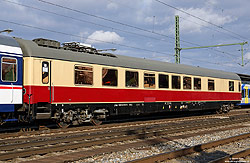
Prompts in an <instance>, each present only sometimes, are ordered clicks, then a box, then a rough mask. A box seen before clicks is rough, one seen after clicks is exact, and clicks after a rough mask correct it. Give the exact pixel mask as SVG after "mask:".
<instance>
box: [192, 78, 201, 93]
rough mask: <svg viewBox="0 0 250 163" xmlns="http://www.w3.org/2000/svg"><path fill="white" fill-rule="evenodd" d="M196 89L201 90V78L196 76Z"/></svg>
mask: <svg viewBox="0 0 250 163" xmlns="http://www.w3.org/2000/svg"><path fill="white" fill-rule="evenodd" d="M194 89H195V90H201V78H194Z"/></svg>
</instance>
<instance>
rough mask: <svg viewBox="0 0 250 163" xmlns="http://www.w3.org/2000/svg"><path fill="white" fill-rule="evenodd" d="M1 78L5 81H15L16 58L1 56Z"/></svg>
mask: <svg viewBox="0 0 250 163" xmlns="http://www.w3.org/2000/svg"><path fill="white" fill-rule="evenodd" d="M1 79H2V81H5V82H16V81H17V59H15V58H9V57H3V58H2V73H1Z"/></svg>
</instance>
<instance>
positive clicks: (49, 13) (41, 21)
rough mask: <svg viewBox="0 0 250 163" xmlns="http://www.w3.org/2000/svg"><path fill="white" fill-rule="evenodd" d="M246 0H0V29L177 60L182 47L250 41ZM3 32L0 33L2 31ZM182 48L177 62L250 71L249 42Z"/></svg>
mask: <svg viewBox="0 0 250 163" xmlns="http://www.w3.org/2000/svg"><path fill="white" fill-rule="evenodd" d="M249 6H250V1H249V0H238V1H235V0H188V1H187V0H178V1H176V0H70V1H69V0H0V11H1V12H0V13H1V14H0V31H1V30H4V29H12V30H13V32H12V33H10V34H4V35H9V36H13V37H19V38H23V39H28V40H33V39H35V38H46V39H51V40H57V41H59V42H61V43H63V42H71V41H76V42H81V43H86V44H91V45H92V46H93V47H95V48H97V49H111V48H112V49H113V48H115V49H117V50H116V51H115V52H112V53H114V54H119V55H126V56H132V57H137V58H146V59H151V60H159V61H163V62H171V63H175V56H174V54H175V49H174V48H175V16H176V15H178V16H179V25H180V40H181V41H180V47H181V48H188V47H197V46H209V45H222V44H234V43H242V42H246V41H247V42H249V43H250V12H249ZM2 34H3V33H2ZM243 55H244V56H243V58H244V59H243V62H244V63H243V65H244V66H242V55H241V46H240V45H232V46H223V47H214V48H202V49H189V50H181V59H180V61H181V64H186V65H192V66H199V67H204V68H210V69H217V70H223V71H228V72H236V73H242V74H248V75H250V50H249V44H246V45H244V46H243Z"/></svg>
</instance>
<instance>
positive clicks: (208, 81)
mask: <svg viewBox="0 0 250 163" xmlns="http://www.w3.org/2000/svg"><path fill="white" fill-rule="evenodd" d="M212 81H213V82H212ZM211 82H212V83H213V89H209V83H211ZM207 90H208V91H215V80H214V79H208V80H207Z"/></svg>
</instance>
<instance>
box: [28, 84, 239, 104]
mask: <svg viewBox="0 0 250 163" xmlns="http://www.w3.org/2000/svg"><path fill="white" fill-rule="evenodd" d="M25 89H26V94H25V95H24V102H26V103H28V101H29V98H28V95H27V94H32V96H31V103H37V102H50V98H51V99H52V101H53V102H54V103H97V102H98V103H106V102H108V103H109V102H164V101H166V102H167V101H171V102H175V101H240V100H241V93H236V92H203V91H173V90H151V89H148V90H145V89H112V88H86V87H57V86H55V87H53V88H52V89H51V91H52V92H51V93H50V88H49V87H48V86H25Z"/></svg>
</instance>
